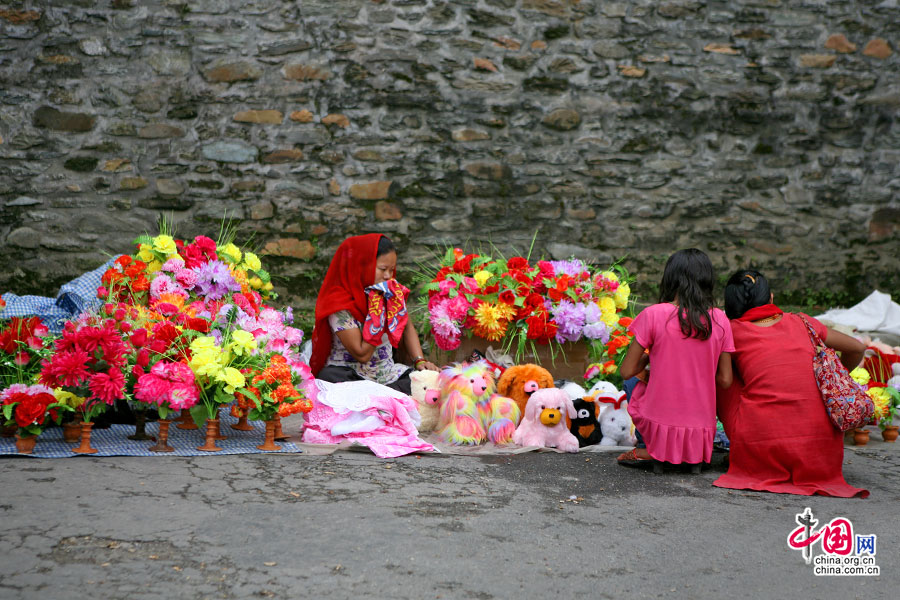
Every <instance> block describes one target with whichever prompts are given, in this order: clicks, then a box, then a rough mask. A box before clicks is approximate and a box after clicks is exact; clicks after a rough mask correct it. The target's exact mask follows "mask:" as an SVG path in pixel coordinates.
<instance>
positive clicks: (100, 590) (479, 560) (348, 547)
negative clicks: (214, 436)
mask: <svg viewBox="0 0 900 600" xmlns="http://www.w3.org/2000/svg"><path fill="white" fill-rule="evenodd" d="M872 437H873V438H874V439H873V441H872V442H870V444H869V445H868V446H865V447H853V446H848V447H847V448H846V452H845V467H844V473H845V477H846V478H847V480H848V482H850V483H851V484H853V485H856V486H859V487H865V488H867V489H869V490H870V491H871V496H870V497H869V498H868V499H864V500H862V499H836V498H823V497H818V496H817V497H801V496H790V495H780V494H769V493H760V492H745V491H734V490H724V489H719V488H716V487H713V486H712V485H711V483H712V482H713V481H714V480H715V478H716V477H718V475H719V474H721V473H722V472H723V471H724V469H725V465H724V464H722V461H721V458H719V459H717V460H716V462H715V463H714V464H713V465H712V466H711V467H709V468H707V469H705V470H704V471H703V472H702V473H701V474H699V475H691V474H690V473H687V472H678V471H668V472H666V473H665V474H663V475H654V474H652V473H651V472H648V471H642V470H634V469H626V468H623V467H621V466H618V465H617V464H615V454H609V453H579V454H557V453H553V452H542V453H526V454H518V455H509V456H486V457H478V458H476V457H468V456H450V455H427V456H406V457H403V458H398V459H392V460H381V459H378V458H376V457H374V456H373V455H371V454H369V453H368V452H357V451H352V452H346V451H341V452H337V453H335V454H331V455H327V456H313V455H309V454H307V455H274V454H271V455H263V454H252V455H238V456H215V455H212V456H202V457H190V458H179V457H171V456H159V457H149V458H148V457H113V458H95V457H84V456H82V457H76V458H69V459H33V458H21V457H9V458H4V459H2V460H0V490H2V492H0V495H2V498H0V509H2V512H0V515H2V516H0V519H2V521H0V522H2V530H0V531H2V533H0V557H2V558H0V599H2V600H19V599H38V598H40V599H43V600H48V599H57V598H59V599H65V600H79V599H88V598H90V599H107V598H109V599H120V598H128V599H133V600H141V599H159V598H167V599H176V598H177V599H182V598H198V599H199V598H210V599H231V598H313V599H332V598H333V599H345V598H346V599H350V598H353V599H356V598H377V599H381V598H384V599H391V600H399V599H407V598H408V599H424V598H444V599H455V598H460V599H467V598H472V599H478V600H489V599H494V598H497V599H506V598H516V599H531V598H573V599H574V598H585V599H603V598H609V599H616V600H620V599H625V598H628V599H630V598H841V599H847V598H860V599H863V598H865V599H867V600H868V599H873V598H888V597H893V596H895V595H896V593H897V592H896V590H897V584H898V583H900V576H898V567H900V552H898V549H897V543H896V541H895V538H894V536H895V535H896V533H897V532H898V531H900V502H898V500H900V449H898V448H900V444H886V443H884V442H882V441H881V440H880V435H879V434H878V433H874V434H873V435H872ZM806 507H809V508H810V509H811V510H812V512H813V514H814V515H815V518H816V519H818V520H819V521H820V522H821V523H827V522H828V521H830V520H832V519H834V518H838V517H843V518H846V519H847V520H849V521H850V522H851V523H852V527H853V531H854V533H857V534H866V535H868V534H876V535H877V549H876V556H875V563H876V564H877V566H878V567H879V569H880V575H878V576H843V577H838V576H816V575H815V574H814V571H813V565H807V564H806V563H805V561H804V558H803V556H802V555H801V552H800V551H798V550H793V549H790V548H789V547H788V545H787V537H788V535H789V533H790V532H791V531H792V530H793V529H794V528H796V527H797V523H796V521H795V518H796V515H797V514H798V513H800V512H802V511H803V510H804V508H806Z"/></svg>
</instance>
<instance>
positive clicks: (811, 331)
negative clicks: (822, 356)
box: [797, 315, 825, 352]
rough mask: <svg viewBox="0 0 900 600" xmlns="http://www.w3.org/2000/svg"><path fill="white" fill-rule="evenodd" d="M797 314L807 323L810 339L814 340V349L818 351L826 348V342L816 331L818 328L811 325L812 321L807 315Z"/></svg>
mask: <svg viewBox="0 0 900 600" xmlns="http://www.w3.org/2000/svg"><path fill="white" fill-rule="evenodd" d="M797 316H798V317H800V320H801V321H803V323H804V324H806V329H807V331H809V341H811V342H812V345H813V349H815V350H816V352H818V351H819V350H820V349H822V348H824V347H825V342H823V341H822V338H821V337H819V334H818V333H816V330H815V329H813V326H812V325H810V323H809V321H808V320H807V319H806V317H804V316H803V315H797Z"/></svg>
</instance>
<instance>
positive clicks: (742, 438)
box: [713, 313, 869, 498]
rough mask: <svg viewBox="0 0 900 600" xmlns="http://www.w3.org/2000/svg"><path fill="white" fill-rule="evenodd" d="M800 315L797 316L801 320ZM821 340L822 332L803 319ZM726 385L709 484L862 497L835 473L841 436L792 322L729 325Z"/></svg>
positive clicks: (801, 332) (802, 331)
mask: <svg viewBox="0 0 900 600" xmlns="http://www.w3.org/2000/svg"><path fill="white" fill-rule="evenodd" d="M804 316H805V315H804ZM807 319H808V320H809V322H810V324H811V325H812V326H813V329H815V330H816V333H818V334H819V336H821V337H822V339H823V340H824V339H825V336H826V335H827V329H826V328H825V326H824V325H822V324H821V323H819V322H818V321H817V320H815V319H813V318H812V317H808V316H807ZM731 332H732V335H733V336H734V346H735V351H734V353H732V355H731V359H732V361H733V365H734V368H735V379H734V383H733V384H732V386H731V387H730V388H729V389H728V390H725V391H723V390H718V398H717V411H718V414H719V419H720V420H721V421H722V424H723V425H724V426H725V433H726V434H727V435H728V439H729V440H730V442H731V452H730V456H729V467H728V472H727V473H725V474H724V475H722V476H721V477H719V478H718V479H717V480H716V481H715V482H714V483H713V485H715V486H718V487H723V488H731V489H738V490H741V489H750V490H757V491H767V492H776V493H781V494H800V495H804V496H811V495H813V494H821V495H823V496H837V497H841V498H850V497H853V496H859V497H861V498H865V497H866V496H868V495H869V492H868V490H864V489H860V488H855V487H852V486H850V485H849V484H847V482H846V481H845V480H844V475H843V473H842V463H843V458H844V436H843V434H842V433H841V432H840V431H838V430H837V429H835V427H834V426H833V425H832V424H831V421H830V420H829V418H828V414H827V413H826V411H825V404H824V403H823V402H822V396H821V395H820V394H819V388H818V386H817V385H816V380H815V377H814V376H813V367H812V359H813V348H812V344H811V343H810V341H809V332H808V331H807V329H806V325H804V324H803V321H802V320H801V319H800V317H799V316H797V315H794V314H791V313H785V314H784V316H783V317H782V318H781V320H780V321H778V322H776V323H775V324H774V325H771V326H769V327H762V326H759V325H754V324H752V323H750V322H745V321H740V320H733V321H731Z"/></svg>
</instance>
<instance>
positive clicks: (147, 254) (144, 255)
mask: <svg viewBox="0 0 900 600" xmlns="http://www.w3.org/2000/svg"><path fill="white" fill-rule="evenodd" d="M152 250H153V247H152V246H150V245H149V244H141V245H140V246H138V253H137V256H138V258H139V259H141V260H142V261H144V262H145V263H148V262H150V261H151V260H153V258H154V256H153V252H152Z"/></svg>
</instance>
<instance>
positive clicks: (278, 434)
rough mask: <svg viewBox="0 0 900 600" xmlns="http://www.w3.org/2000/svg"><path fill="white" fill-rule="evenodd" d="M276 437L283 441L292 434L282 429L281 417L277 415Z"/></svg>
mask: <svg viewBox="0 0 900 600" xmlns="http://www.w3.org/2000/svg"><path fill="white" fill-rule="evenodd" d="M274 421H275V439H276V440H277V441H279V442H283V441H284V440H287V439H289V438H290V437H291V436H289V435H287V434H286V433H285V432H284V431H282V430H281V417H279V416H277V415H276V416H275V419H274Z"/></svg>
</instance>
